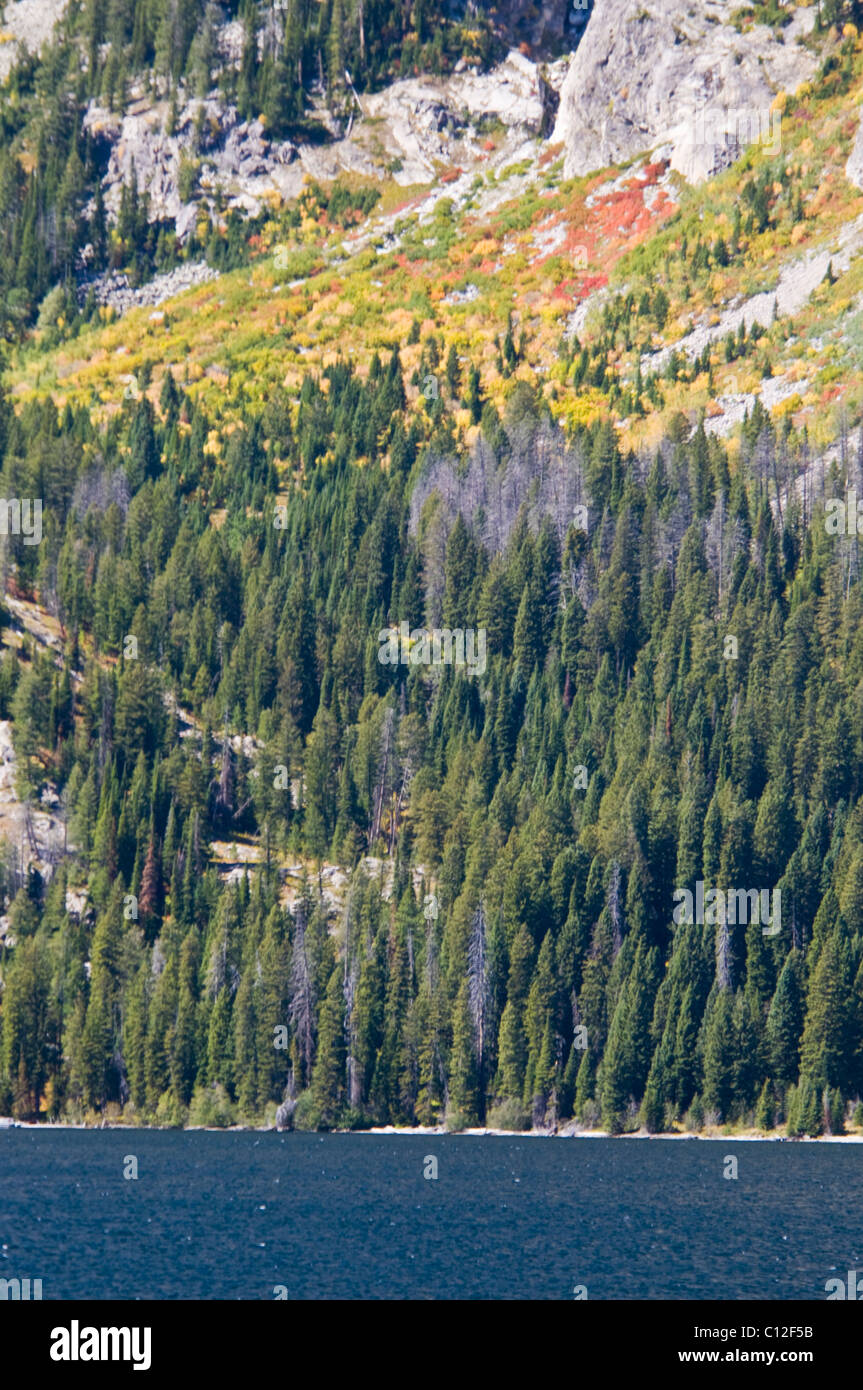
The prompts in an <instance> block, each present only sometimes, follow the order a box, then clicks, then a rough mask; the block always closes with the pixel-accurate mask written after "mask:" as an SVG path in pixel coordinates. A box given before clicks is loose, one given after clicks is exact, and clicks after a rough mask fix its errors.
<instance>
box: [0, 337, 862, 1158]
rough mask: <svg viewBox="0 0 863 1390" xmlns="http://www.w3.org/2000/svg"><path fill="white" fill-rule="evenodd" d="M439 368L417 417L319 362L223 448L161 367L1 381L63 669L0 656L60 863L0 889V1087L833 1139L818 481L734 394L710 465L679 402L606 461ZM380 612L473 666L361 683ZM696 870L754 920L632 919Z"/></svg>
mask: <svg viewBox="0 0 863 1390" xmlns="http://www.w3.org/2000/svg"><path fill="white" fill-rule="evenodd" d="M436 355H437V358H438V360H439V356H440V354H438V353H437V349H436V348H432V347H431V346H430V345H429V344H427V343H426V344H424V357H425V360H426V362H428V363H431V361H432V359H433V358H435V356H436ZM442 380H443V377H442ZM477 381H478V373H476V374H475V369H473V368H472V367H471V366H470V365H469V366H468V368H467V370H466V371H464V372H462V371H460V370H459V368H458V364H457V363H454V364H452V373H451V379H450V378H449V377H448V378H447V380H446V392H444V390H443V387H442V388H441V395H440V396H439V397H438V399H437V401H434V402H430V403H429V408H428V409H427V410H426V409H424V410H422V411H417V410H412V409H408V408H406V406H405V397H406V387H405V383H404V381H403V377H402V369H401V364H400V362H399V357H398V353H397V352H396V351H393V352H391V353H384V354H383V355H382V356H381V357H380V358H375V359H374V361H373V363H372V367H371V371H370V372H369V374H368V377H367V379H365V380H361V379H360V378H359V377H358V376H357V375H356V373H355V372H354V371H353V369H352V368H351V367H350V366H349V365H347V364H344V363H339V364H335V365H334V366H332V367H331V368H329V369H328V371H327V373H326V384H325V389H324V384H323V383H322V382H321V381H318V380H317V379H315V378H314V377H313V376H311V375H310V376H308V377H307V378H306V380H305V382H304V384H303V386H302V388H301V390H300V391H299V393H298V396H297V397H296V398H295V399H294V398H290V397H289V396H288V395H287V394H286V393H285V392H284V391H282V390H275V391H274V392H272V393H271V394H270V395H269V398H268V399H267V400H266V402H265V404H264V407H263V410H262V413H261V414H260V416H258V417H256V418H252V419H248V420H247V421H246V424H245V425H244V426H243V427H239V428H236V429H234V430H232V431H231V432H230V433H227V434H225V435H224V436H223V437H222V446H223V447H222V450H221V456H218V455H217V453H216V452H215V451H214V448H213V445H212V442H211V435H212V433H213V431H214V430H216V432H217V433H218V430H217V425H218V422H217V421H215V420H213V419H211V418H208V416H207V414H206V412H205V410H204V408H203V406H202V404H201V403H200V401H198V400H195V399H193V398H192V397H190V395H188V394H187V393H186V392H185V391H183V390H182V389H181V387H180V385H179V384H177V383H176V382H175V381H174V379H173V377H172V376H171V375H170V374H165V375H164V377H163V378H162V381H161V384H160V385H159V387H158V389H157V390H151V391H149V395H147V394H144V395H143V396H142V397H141V398H140V399H138V400H129V401H126V402H125V404H124V406H123V410H122V411H121V412H120V413H118V414H116V415H114V416H113V417H112V418H111V420H110V422H109V423H108V425H107V427H104V428H103V427H97V426H96V425H95V424H94V422H93V421H92V420H91V418H90V415H89V412H88V411H87V410H86V409H84V408H80V409H77V410H73V409H72V408H67V409H66V410H65V411H64V412H63V414H62V415H59V416H58V414H57V412H56V410H55V408H54V407H53V405H51V404H50V402H49V403H43V404H36V403H34V404H30V405H26V406H25V407H23V408H22V409H21V410H20V411H19V412H18V413H16V414H13V413H12V411H11V409H10V408H9V407H8V406H7V405H4V407H3V410H2V412H0V423H2V429H3V436H4V440H3V442H4V463H3V470H2V475H0V483H2V488H3V495H5V496H19V497H28V496H40V497H42V498H43V501H44V511H43V528H44V539H43V541H42V544H41V545H38V546H27V545H25V544H24V543H23V538H20V537H14V536H10V537H9V538H8V550H7V552H6V564H7V567H8V568H9V572H10V573H12V574H13V575H14V579H15V582H16V584H17V586H18V591H19V592H27V590H28V588H31V589H33V590H35V591H36V592H38V594H39V597H40V599H41V601H42V603H43V604H44V605H45V606H46V607H47V608H48V610H49V611H50V612H51V613H53V614H54V615H55V616H56V618H57V619H58V620H59V623H60V624H61V632H62V648H63V650H62V654H61V655H59V656H57V657H55V656H54V655H52V654H48V653H41V654H40V653H39V652H38V651H36V650H35V649H34V647H33V644H32V643H30V644H29V645H28V644H27V643H25V644H24V645H23V647H22V648H21V650H17V649H15V648H13V647H10V649H9V650H7V651H6V652H4V654H3V658H2V661H0V700H2V704H3V712H4V715H6V717H11V719H12V721H13V735H14V741H15V751H16V755H17V760H18V771H19V779H20V790H21V792H22V794H23V795H25V796H26V797H27V798H28V800H29V803H30V804H31V805H33V806H35V805H36V803H37V801H38V800H40V799H41V798H42V797H43V796H47V797H49V798H51V797H52V796H53V797H56V798H57V811H56V814H57V815H58V816H59V817H61V818H62V819H63V820H64V822H65V830H66V839H67V853H66V854H64V853H63V852H62V850H61V849H60V848H59V847H57V848H56V849H55V851H54V853H53V858H54V859H55V861H56V864H55V867H54V871H53V873H52V874H51V875H50V876H49V875H48V874H47V873H46V874H45V876H44V877H43V876H40V874H38V873H37V872H36V871H35V870H34V869H32V868H31V870H30V871H29V872H28V873H24V872H23V871H22V869H21V867H20V864H19V863H18V862H17V861H16V858H15V856H14V855H12V854H10V855H9V856H8V858H7V862H6V866H5V869H4V880H3V888H4V896H5V898H6V902H7V915H8V936H7V937H6V944H5V945H4V947H3V949H2V984H3V989H2V995H0V1013H2V1033H0V1037H2V1051H0V1077H2V1080H0V1111H5V1112H10V1111H11V1112H12V1113H14V1114H16V1115H22V1116H23V1115H29V1114H35V1113H47V1114H51V1115H64V1116H67V1117H80V1116H83V1115H98V1114H106V1113H107V1114H114V1115H116V1114H119V1113H120V1112H121V1111H123V1113H125V1115H126V1117H127V1118H129V1119H133V1118H135V1119H139V1120H140V1119H146V1118H150V1119H153V1118H157V1119H158V1120H159V1121H160V1122H166V1123H182V1122H183V1121H185V1120H186V1119H188V1118H189V1117H191V1118H192V1120H193V1121H194V1120H197V1121H201V1122H203V1121H207V1122H209V1121H213V1122H217V1123H225V1122H227V1121H228V1120H229V1119H230V1118H235V1117H237V1116H240V1117H242V1118H245V1119H248V1120H251V1119H256V1118H258V1119H260V1118H264V1117H269V1118H271V1119H272V1117H273V1116H274V1114H275V1110H276V1107H277V1106H282V1119H283V1120H285V1121H286V1122H287V1120H288V1119H289V1117H291V1116H292V1117H293V1121H294V1122H295V1123H296V1124H298V1125H304V1126H315V1125H335V1124H355V1125H356V1124H365V1123H369V1122H371V1121H398V1122H402V1123H413V1122H425V1123H429V1122H433V1121H435V1120H439V1119H441V1118H443V1117H444V1116H446V1117H448V1119H449V1122H450V1123H451V1124H454V1125H456V1124H464V1123H469V1122H471V1121H474V1122H476V1121H489V1122H492V1123H496V1124H503V1125H521V1124H525V1123H530V1122H531V1121H532V1122H534V1123H537V1124H543V1123H551V1122H555V1121H560V1120H563V1119H565V1118H568V1117H569V1116H576V1117H578V1118H579V1119H580V1120H581V1121H582V1122H585V1123H595V1122H601V1123H603V1124H604V1125H606V1126H608V1127H609V1128H611V1129H614V1130H618V1129H621V1128H624V1129H627V1128H632V1127H634V1126H636V1125H637V1124H639V1123H645V1124H647V1126H648V1127H649V1128H651V1129H653V1130H656V1129H662V1128H665V1127H668V1126H670V1125H671V1124H673V1123H676V1122H685V1123H687V1124H690V1125H693V1126H698V1125H700V1124H702V1123H704V1122H706V1121H709V1120H721V1121H728V1122H731V1121H744V1120H745V1121H750V1120H753V1119H755V1120H757V1121H758V1123H761V1124H765V1125H766V1124H769V1123H771V1122H774V1121H776V1122H786V1121H787V1123H788V1124H789V1127H790V1131H791V1132H792V1133H798V1132H803V1131H806V1132H809V1133H817V1132H820V1131H821V1130H822V1129H823V1128H828V1129H830V1130H831V1131H833V1132H836V1131H837V1130H838V1129H840V1128H841V1126H842V1125H843V1123H846V1122H848V1119H849V1117H850V1116H851V1115H856V1117H857V1120H858V1121H859V1119H860V1115H861V1112H860V1110H859V1109H857V1110H855V1109H854V1107H855V1106H859V1101H860V1096H861V1090H863V802H861V791H863V786H861V772H860V768H861V766H863V762H861V756H860V754H861V747H860V738H861V735H860V729H861V719H860V709H859V702H860V694H859V692H860V682H861V675H863V637H861V623H860V618H861V587H860V580H859V554H858V542H857V539H856V537H837V536H834V535H829V534H828V533H827V531H826V528H825V526H824V522H823V504H824V500H825V497H830V496H838V495H841V494H842V490H843V488H844V486H845V485H846V483H848V482H854V483H856V485H857V486H858V487H859V489H860V491H861V492H863V470H861V459H860V458H859V457H858V455H857V453H856V450H855V449H854V448H853V447H852V442H851V441H850V440H847V439H843V463H842V466H841V468H840V467H838V466H837V469H836V470H835V476H833V477H828V478H825V479H822V478H814V477H813V476H812V471H811V468H810V467H809V466H808V453H807V447H806V442H805V439H798V438H797V437H796V436H795V435H794V434H793V433H791V432H790V431H789V429H788V428H787V427H786V428H785V429H783V431H782V432H781V434H780V435H779V436H778V437H777V436H776V435H774V432H773V430H772V427H771V426H770V423H769V420H768V419H767V417H766V416H765V415H764V414H763V412H757V413H756V414H755V415H754V416H753V417H752V418H751V419H749V420H748V422H747V425H746V428H745V430H744V436H743V440H742V444H741V451H740V455H739V457H738V458H736V459H735V460H734V462H733V465H732V462H731V461H730V460H729V457H728V455H727V453H726V450H725V448H724V446H723V444H722V443H721V442H720V441H718V440H716V439H713V438H708V437H707V436H706V435H705V433H704V431H703V429H702V428H701V427H698V428H697V429H696V430H695V431H694V432H692V430H691V429H690V428H689V427H687V425H686V422H685V421H684V420H683V418H682V417H681V418H680V419H679V420H678V421H676V422H675V423H674V426H673V428H672V430H671V433H670V437H669V438H668V439H667V440H665V441H664V442H663V444H662V446H661V448H660V449H659V450H658V451H657V452H656V454H655V456H653V457H644V458H640V457H635V456H632V455H628V456H624V455H622V454H621V452H620V450H619V447H618V444H617V438H616V432H615V430H614V429H613V427H612V426H611V424H610V423H609V422H607V421H598V422H597V423H596V424H595V425H593V426H591V427H590V428H583V429H581V430H578V431H576V432H575V433H574V435H573V436H572V437H571V438H569V439H563V438H562V437H561V436H560V434H559V432H557V430H556V428H555V427H554V426H553V424H552V423H551V421H550V419H549V418H548V416H547V415H546V413H545V407H544V406H543V405H542V404H541V403H540V400H539V398H538V397H537V396H536V395H534V393H532V392H531V390H530V389H529V388H528V387H526V386H525V385H524V384H523V383H520V384H519V385H518V386H517V387H516V388H515V390H514V391H513V392H512V395H511V397H510V401H509V405H508V408H507V411H506V412H505V414H504V416H503V418H501V417H499V416H498V414H497V412H496V411H495V410H494V407H493V406H491V404H490V403H489V402H487V401H483V400H482V397H481V393H480V392H479V388H478V386H477ZM139 385H140V386H141V389H142V391H144V392H147V391H148V389H149V381H148V373H146V372H145V373H144V375H143V378H142V379H140V380H139ZM471 390H476V391H477V410H478V413H479V415H480V418H481V420H482V422H483V423H482V433H481V437H480V440H479V442H478V444H477V447H476V449H475V451H474V453H473V455H472V456H471V457H470V458H460V457H459V456H458V455H457V454H456V453H454V452H452V450H451V448H450V446H451V444H452V441H453V434H452V421H451V412H450V409H449V407H450V406H454V405H456V404H457V403H458V400H459V393H461V392H469V391H471ZM150 397H152V399H150ZM441 402H443V405H442V404H441ZM292 479H293V480H294V481H291V480H292ZM285 488H287V492H284V491H282V490H280V489H285ZM277 495H278V498H279V500H278V502H277ZM402 620H406V621H408V622H409V623H410V625H411V626H412V627H414V626H420V625H421V624H423V623H427V624H429V625H432V626H434V625H445V626H447V627H451V628H452V627H467V628H470V627H474V628H479V627H482V628H485V629H486V632H487V643H488V668H487V670H486V671H485V673H484V675H482V676H470V675H468V674H467V673H466V672H464V671H462V670H458V669H455V668H453V667H451V666H444V667H437V668H432V667H426V666H423V665H406V666H403V665H397V666H385V665H382V664H381V663H380V662H379V660H378V650H379V640H378V633H379V631H380V630H381V629H382V628H384V627H386V626H387V625H388V624H391V623H393V624H398V623H399V622H401V621H402ZM729 636H733V637H734V638H735V641H736V656H733V657H730V656H729V655H728V651H729V647H728V643H727V638H728V637H729ZM130 639H133V640H130ZM248 835H254V836H255V837H256V842H257V844H258V847H259V853H260V865H259V866H258V867H256V868H254V869H252V870H251V871H250V874H249V878H248V881H246V880H243V881H242V882H240V883H239V884H226V883H225V882H223V878H222V876H220V874H219V872H218V869H217V867H216V861H217V859H218V857H219V856H218V854H215V855H214V854H213V852H212V850H211V847H212V845H213V842H214V841H218V842H228V843H230V842H231V841H232V840H233V839H235V838H236V837H238V836H248ZM369 855H370V856H372V859H371V861H370V862H367V863H366V865H365V868H363V867H362V861H363V860H364V857H365V856H369ZM298 856H299V857H301V858H302V860H303V862H304V863H305V865H306V868H307V872H308V880H307V882H306V883H305V884H304V885H302V886H301V890H300V894H299V897H298V899H297V900H296V901H295V902H294V905H293V907H292V908H290V910H289V909H288V907H287V906H286V903H285V901H284V895H283V892H282V879H283V873H282V872H280V871H283V870H284V866H285V865H286V864H287V863H288V862H291V861H294V860H296V858H297V857H298ZM223 857H224V856H223ZM324 861H330V862H335V863H339V864H342V865H344V866H345V867H346V868H349V869H353V870H354V872H353V875H352V877H351V881H350V889H349V890H348V891H347V893H346V897H345V903H344V907H343V909H342V910H340V911H337V912H331V911H329V910H328V909H327V906H326V901H325V899H323V898H322V896H321V893H320V884H317V883H316V877H317V871H318V869H319V868H322V866H323V863H324ZM379 863H382V864H383V870H382V872H381V870H380V869H379ZM699 879H702V880H704V881H705V882H706V883H707V884H708V886H716V887H720V888H723V889H727V888H731V887H734V888H741V889H743V888H745V889H749V888H753V889H754V888H759V889H760V888H765V889H773V888H779V889H780V891H781V895H782V899H781V901H782V926H781V931H780V933H779V934H778V935H777V936H775V937H766V936H764V935H763V934H762V931H761V928H760V926H758V925H750V926H748V927H747V926H745V925H741V926H728V927H727V928H722V929H719V930H717V929H716V928H713V927H708V928H704V927H696V926H692V927H684V926H680V927H677V928H675V925H674V922H673V918H672V911H673V906H674V898H673V895H674V890H675V888H678V887H679V888H688V889H690V890H693V889H694V887H695V883H696V882H697V881H698V880H699ZM322 882H323V880H321V883H322ZM70 890H71V896H69V897H68V898H67V893H70ZM82 890H86V894H85V896H84V898H83V899H82V897H81V896H80V893H81V891H82ZM10 937H11V939H12V941H14V945H10V944H8V943H9V938H10Z"/></svg>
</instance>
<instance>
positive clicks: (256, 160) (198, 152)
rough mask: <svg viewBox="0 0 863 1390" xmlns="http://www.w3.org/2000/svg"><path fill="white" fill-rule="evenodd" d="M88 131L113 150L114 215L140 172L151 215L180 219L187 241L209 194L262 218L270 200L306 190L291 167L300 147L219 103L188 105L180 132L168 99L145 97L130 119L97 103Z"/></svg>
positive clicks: (109, 189)
mask: <svg viewBox="0 0 863 1390" xmlns="http://www.w3.org/2000/svg"><path fill="white" fill-rule="evenodd" d="M84 129H85V130H89V131H90V132H91V133H92V134H93V135H94V136H98V137H101V138H102V139H103V140H107V141H108V142H109V143H110V145H111V154H110V158H109V161H108V168H107V171H106V174H105V178H104V180H103V187H104V190H105V206H106V208H107V210H108V212H109V213H110V214H113V215H115V216H116V213H117V211H118V209H119V206H120V198H121V195H122V189H123V185H124V184H125V183H128V182H129V181H130V179H131V176H132V169H133V166H134V170H135V177H136V179H137V183H138V188H139V190H140V191H141V192H144V191H146V192H147V194H148V196H149V199H150V217H151V218H166V219H168V220H170V221H173V222H174V223H175V225H176V229H177V235H178V237H179V238H180V240H181V241H183V240H185V239H186V237H187V236H188V235H189V232H190V231H191V229H192V228H193V226H194V222H195V217H196V211H195V206H196V201H198V200H199V199H200V196H201V195H202V194H204V195H206V194H215V193H216V192H217V191H220V192H222V193H223V194H224V195H226V201H227V204H228V206H236V207H240V208H242V209H243V211H245V212H248V213H251V214H252V215H254V214H256V213H258V212H259V211H260V209H261V207H262V205H263V202H264V199H265V198H267V197H269V196H271V195H272V194H277V195H278V196H280V197H292V196H294V195H295V194H296V193H298V192H299V189H300V187H301V186H302V170H301V169H300V168H299V166H298V167H296V168H293V169H292V168H291V166H292V165H293V164H294V161H295V160H296V157H297V150H296V146H295V145H292V144H291V143H290V141H287V140H284V141H271V140H268V139H267V138H266V136H265V133H264V128H263V126H262V125H261V123H260V121H251V122H248V121H241V120H240V119H239V117H238V114H237V109H236V107H235V106H230V105H224V104H223V103H221V102H218V101H215V100H206V101H199V100H195V101H190V102H188V103H187V104H186V105H185V106H184V107H183V108H182V109H181V110H180V111H179V112H178V113H177V116H176V120H175V122H174V128H173V130H172V129H171V128H170V123H169V107H168V103H167V102H166V101H154V100H152V99H150V98H147V97H142V98H140V99H139V100H137V101H133V102H132V103H131V105H130V106H129V107H128V108H127V110H126V111H125V113H124V114H123V115H122V116H119V115H115V114H114V113H113V112H111V111H108V110H106V109H105V108H104V107H101V106H99V105H98V104H97V103H96V102H91V104H90V106H89V108H88V110H87V113H86V115H85V117H84ZM184 164H185V165H187V169H186V172H185V176H184V169H183V166H184ZM193 195H194V196H193Z"/></svg>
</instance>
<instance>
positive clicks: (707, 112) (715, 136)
mask: <svg viewBox="0 0 863 1390" xmlns="http://www.w3.org/2000/svg"><path fill="white" fill-rule="evenodd" d="M737 8H739V5H738V3H737V0H694V3H689V0H664V3H663V4H662V6H661V7H660V6H650V7H649V8H648V7H645V5H644V4H643V3H642V0H596V4H595V6H594V8H593V10H592V12H591V15H590V20H589V22H588V25H587V28H586V30H585V34H584V38H583V39H582V41H581V43H580V44H579V47H578V49H577V51H576V53H575V56H574V57H573V59H572V62H571V64H570V67H569V72H568V73H567V76H566V80H565V81H564V83H563V87H562V89H561V94H560V107H559V110H558V114H557V121H556V123H555V127H554V131H553V134H552V140H553V141H562V142H563V144H564V145H565V147H566V155H565V172H566V174H567V176H572V175H576V174H586V173H589V172H591V171H593V170H595V169H601V168H604V167H605V166H606V165H609V164H621V163H625V162H626V161H627V160H629V159H632V158H633V157H634V156H636V155H638V154H642V153H644V152H645V151H649V150H652V149H654V148H655V147H656V146H657V145H660V144H668V145H670V147H671V165H672V168H674V169H676V170H677V171H678V172H679V173H681V174H682V175H683V176H684V177H685V178H686V179H688V180H689V181H690V182H692V183H698V182H701V181H702V180H703V179H706V178H709V177H711V175H713V174H715V173H717V172H718V171H719V170H720V169H722V168H725V167H727V165H729V164H731V163H733V162H734V160H735V159H737V158H738V156H739V154H740V153H741V152H742V150H743V149H744V148H745V147H746V146H747V145H748V144H751V143H754V141H755V140H758V139H761V140H762V141H764V142H765V143H766V144H769V145H770V146H771V148H777V147H778V143H779V142H780V141H781V121H780V120H779V119H778V118H777V117H776V116H775V115H774V116H771V113H770V106H771V103H772V101H773V98H774V96H775V95H776V93H777V92H778V91H780V90H784V91H794V90H796V88H797V87H798V86H799V85H800V83H801V82H803V81H805V80H806V79H808V78H809V77H811V76H812V75H813V73H814V71H815V68H816V63H817V60H816V58H815V56H814V55H813V54H812V53H809V52H808V51H807V50H806V49H804V48H802V47H801V46H800V45H799V44H798V43H797V42H796V40H797V38H798V37H800V36H802V35H804V34H805V33H807V32H808V31H809V30H810V29H811V28H812V25H813V24H814V19H815V9H814V7H810V8H809V9H805V10H795V11H794V17H793V19H792V20H791V22H790V23H789V24H788V25H787V26H786V27H785V29H784V30H783V31H782V33H783V38H782V40H781V41H780V40H778V39H777V38H776V37H775V36H774V34H773V31H772V30H770V29H768V28H767V27H766V26H764V25H758V26H756V27H754V28H753V29H751V30H749V32H748V33H746V34H739V33H738V32H737V30H736V29H735V28H734V27H733V26H732V25H731V24H730V22H729V21H730V17H731V14H732V13H733V12H734V10H735V9H737Z"/></svg>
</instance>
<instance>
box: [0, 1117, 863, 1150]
mask: <svg viewBox="0 0 863 1390" xmlns="http://www.w3.org/2000/svg"><path fill="white" fill-rule="evenodd" d="M172 1128H174V1126H171V1125H134V1124H117V1122H116V1121H112V1122H111V1123H110V1124H98V1125H87V1124H64V1123H61V1122H60V1121H57V1120H44V1121H43V1120H14V1119H12V1118H10V1117H9V1116H3V1115H0V1130H2V1129H39V1130H43V1129H52V1130H53V1129H81V1130H103V1129H112V1130H124V1131H126V1132H127V1133H129V1132H134V1131H135V1130H142V1129H144V1130H152V1131H165V1130H169V1129H172ZM182 1132H183V1133H190V1132H195V1133H201V1132H206V1133H209V1134H293V1133H303V1134H323V1133H328V1134H376V1135H378V1136H382V1135H383V1136H386V1137H389V1136H391V1135H393V1136H402V1135H406V1136H408V1137H414V1138H421V1137H423V1136H425V1137H427V1138H441V1137H449V1138H467V1139H483V1138H493V1139H675V1140H679V1139H701V1140H710V1141H712V1142H716V1141H718V1140H720V1139H721V1140H724V1141H725V1142H726V1143H734V1144H752V1143H773V1144H778V1143H782V1144H785V1143H787V1144H863V1134H819V1135H804V1136H801V1137H800V1138H797V1137H793V1138H792V1137H791V1136H790V1135H787V1134H780V1133H779V1131H778V1130H767V1131H765V1132H764V1133H757V1132H751V1131H749V1132H746V1133H742V1134H737V1133H727V1132H725V1131H724V1130H722V1129H713V1130H711V1131H709V1132H707V1133H703V1132H701V1131H697V1132H696V1131H694V1130H683V1131H674V1132H665V1133H662V1134H649V1133H648V1131H647V1130H646V1129H639V1130H634V1131H633V1132H632V1133H630V1134H609V1133H608V1131H607V1130H604V1129H580V1128H579V1127H578V1126H577V1125H574V1124H572V1123H570V1124H566V1125H562V1126H561V1127H560V1129H555V1130H550V1129H487V1128H483V1127H471V1128H468V1129H458V1130H448V1129H446V1127H445V1126H444V1125H414V1126H412V1127H407V1126H398V1125H371V1126H369V1128H368V1129H334V1130H287V1129H278V1128H277V1127H276V1126H275V1125H184V1126H183V1127H182Z"/></svg>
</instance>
